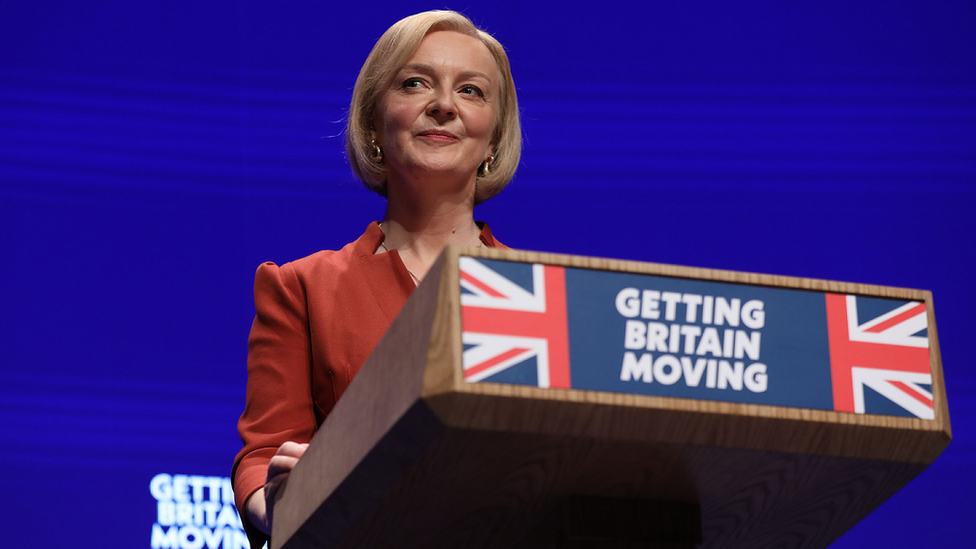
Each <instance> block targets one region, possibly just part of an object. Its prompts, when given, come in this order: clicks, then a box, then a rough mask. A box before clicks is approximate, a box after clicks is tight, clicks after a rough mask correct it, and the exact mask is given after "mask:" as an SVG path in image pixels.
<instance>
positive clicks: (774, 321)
mask: <svg viewBox="0 0 976 549" xmlns="http://www.w3.org/2000/svg"><path fill="white" fill-rule="evenodd" d="M459 267H460V273H461V275H460V278H461V307H462V311H463V314H462V326H463V330H464V331H463V334H462V341H463V343H464V346H465V350H464V358H463V365H464V378H465V380H466V381H469V382H479V381H485V382H496V383H515V384H520V385H534V386H537V387H549V388H559V389H581V390H587V391H605V392H610V393H633V394H642V395H659V396H668V397H677V398H692V399H701V400H720V401H725V402H742V403H752V404H766V405H772V406H789V407H793V408H809V409H816V410H834V411H839V412H856V413H870V414H881V415H892V416H902V417H918V418H922V419H934V417H935V412H934V410H933V401H932V366H931V361H930V359H929V339H928V329H927V327H928V315H927V307H926V303H925V302H924V301H914V300H911V299H905V298H902V299H891V298H878V297H866V296H857V295H854V294H841V293H832V292H818V291H812V290H799V289H791V288H782V287H780V288H771V287H764V286H756V285H743V284H732V283H726V282H711V281H704V280H694V279H686V278H669V277H662V276H654V275H649V274H634V273H621V272H609V271H603V270H593V269H580V268H572V267H563V266H557V265H543V264H541V263H534V264H533V263H521V262H512V261H499V260H490V259H475V258H473V257H461V258H460V262H459Z"/></svg>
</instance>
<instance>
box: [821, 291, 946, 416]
mask: <svg viewBox="0 0 976 549" xmlns="http://www.w3.org/2000/svg"><path fill="white" fill-rule="evenodd" d="M826 299H827V332H828V335H829V338H830V369H831V378H832V383H833V392H834V410H837V411H840V412H854V413H858V414H864V413H868V414H870V413H877V412H876V411H872V409H871V405H870V403H868V402H867V401H868V400H869V399H868V398H867V397H868V396H869V395H870V396H872V397H873V395H874V393H877V394H878V395H880V396H881V397H883V398H884V399H886V400H887V401H890V402H891V403H894V404H895V405H897V408H895V409H897V410H899V412H900V413H899V415H904V416H909V417H911V416H915V417H919V418H922V419H934V418H935V411H934V408H933V404H932V392H931V385H932V367H931V364H930V362H929V342H928V336H927V335H919V333H920V332H926V334H927V329H928V320H927V314H926V308H925V303H921V302H917V301H913V302H909V303H905V304H904V305H901V306H899V307H897V308H896V309H894V310H891V311H887V312H885V313H883V314H880V315H876V316H875V315H874V314H868V315H863V316H869V318H866V319H862V318H860V317H859V316H858V301H859V299H858V298H857V297H855V296H853V295H842V294H830V293H828V294H826ZM861 299H863V298H861ZM867 389H870V390H871V391H867ZM874 398H876V397H874ZM888 409H889V410H890V409H891V408H888ZM885 415H891V414H890V413H889V412H885Z"/></svg>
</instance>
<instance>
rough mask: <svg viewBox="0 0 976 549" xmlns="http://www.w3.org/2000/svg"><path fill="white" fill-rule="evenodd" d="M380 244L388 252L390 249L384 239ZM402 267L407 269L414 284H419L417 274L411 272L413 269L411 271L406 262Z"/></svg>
mask: <svg viewBox="0 0 976 549" xmlns="http://www.w3.org/2000/svg"><path fill="white" fill-rule="evenodd" d="M380 246H382V247H383V249H384V250H386V251H387V253H389V251H390V249H389V248H387V247H386V240H384V241H383V242H380ZM400 263H403V260H402V259H401V260H400ZM403 268H404V269H407V272H408V273H410V276H411V278H413V283H414V284H415V285H417V286H420V279H419V278H418V277H417V275H415V274H413V271H411V270H410V269H409V268H408V267H407V264H406V263H403Z"/></svg>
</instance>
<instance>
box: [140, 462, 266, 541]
mask: <svg viewBox="0 0 976 549" xmlns="http://www.w3.org/2000/svg"><path fill="white" fill-rule="evenodd" d="M149 493H151V494H152V496H153V497H154V498H155V499H156V522H155V524H153V525H152V534H151V537H150V541H149V544H150V547H151V548H152V549H205V548H206V549H249V547H250V544H249V542H248V540H247V536H246V535H245V534H244V529H243V526H242V525H241V519H240V516H238V514H237V508H236V507H235V506H234V490H233V485H232V484H231V480H230V479H229V478H227V477H210V476H202V475H170V474H166V473H160V474H158V475H156V476H154V477H153V478H152V480H151V481H150V482H149Z"/></svg>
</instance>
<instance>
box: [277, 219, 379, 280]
mask: <svg viewBox="0 0 976 549" xmlns="http://www.w3.org/2000/svg"><path fill="white" fill-rule="evenodd" d="M381 240H382V232H381V231H380V230H379V228H378V227H377V226H376V223H375V222H374V223H371V224H370V225H369V227H367V228H366V232H364V233H363V234H362V235H361V236H360V237H359V238H357V239H356V240H354V241H352V242H350V243H348V244H346V245H345V246H343V247H342V248H340V249H338V250H320V251H318V252H315V253H313V254H311V255H307V256H305V257H302V258H299V259H295V260H293V261H289V262H287V263H282V264H281V265H277V264H275V263H274V262H271V261H267V262H265V263H262V264H261V265H259V266H258V276H261V274H262V271H266V272H267V271H270V272H273V273H274V275H276V276H277V277H294V278H297V279H298V280H304V279H308V278H310V277H311V278H315V279H321V277H322V276H324V275H327V274H329V273H337V272H342V271H345V270H347V269H349V267H350V265H352V264H353V263H354V262H355V261H356V259H357V258H358V257H360V256H363V255H371V254H373V252H375V250H376V248H377V247H378V246H379V243H380V241H381ZM269 274H270V273H269Z"/></svg>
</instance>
